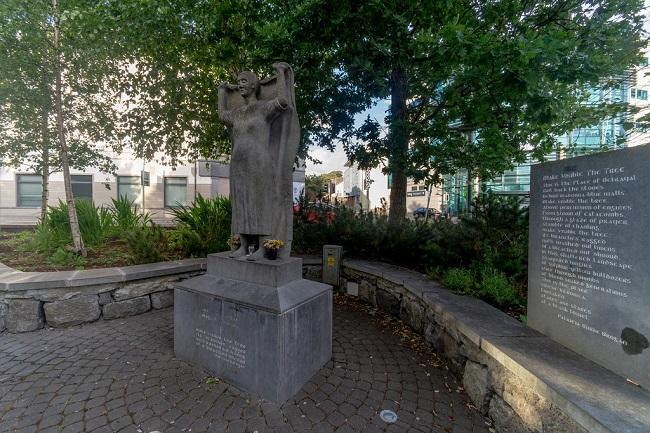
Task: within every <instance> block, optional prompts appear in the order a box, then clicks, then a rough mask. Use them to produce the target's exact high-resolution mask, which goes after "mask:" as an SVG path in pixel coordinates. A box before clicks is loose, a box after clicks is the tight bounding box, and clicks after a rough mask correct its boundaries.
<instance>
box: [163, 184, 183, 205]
mask: <svg viewBox="0 0 650 433" xmlns="http://www.w3.org/2000/svg"><path fill="white" fill-rule="evenodd" d="M186 204H187V178H185V177H166V178H165V207H178V206H180V205H186Z"/></svg>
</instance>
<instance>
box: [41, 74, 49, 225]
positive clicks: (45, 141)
mask: <svg viewBox="0 0 650 433" xmlns="http://www.w3.org/2000/svg"><path fill="white" fill-rule="evenodd" d="M44 84H45V83H44ZM44 90H45V86H44ZM49 114H50V113H49V107H47V106H46V105H45V104H43V107H42V111H41V145H42V146H43V153H42V156H43V164H42V166H41V169H42V172H41V178H42V179H43V181H42V184H43V191H42V193H41V222H43V221H45V218H46V217H47V199H48V197H49V193H50V134H49V130H48V117H49Z"/></svg>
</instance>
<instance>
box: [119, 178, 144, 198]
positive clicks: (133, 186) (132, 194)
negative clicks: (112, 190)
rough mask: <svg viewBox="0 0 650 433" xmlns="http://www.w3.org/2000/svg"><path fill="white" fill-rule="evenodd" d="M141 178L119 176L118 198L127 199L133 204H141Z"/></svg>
mask: <svg viewBox="0 0 650 433" xmlns="http://www.w3.org/2000/svg"><path fill="white" fill-rule="evenodd" d="M141 191H142V185H140V176H117V196H118V197H126V198H127V199H129V200H130V201H131V202H135V203H140V192H141Z"/></svg>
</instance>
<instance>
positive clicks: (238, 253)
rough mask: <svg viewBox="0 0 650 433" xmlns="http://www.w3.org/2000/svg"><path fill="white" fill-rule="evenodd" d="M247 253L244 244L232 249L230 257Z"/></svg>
mask: <svg viewBox="0 0 650 433" xmlns="http://www.w3.org/2000/svg"><path fill="white" fill-rule="evenodd" d="M245 255H246V247H244V246H243V245H242V246H240V247H239V248H237V249H236V250H235V251H231V252H230V254H228V257H230V258H233V259H234V258H236V257H241V256H245Z"/></svg>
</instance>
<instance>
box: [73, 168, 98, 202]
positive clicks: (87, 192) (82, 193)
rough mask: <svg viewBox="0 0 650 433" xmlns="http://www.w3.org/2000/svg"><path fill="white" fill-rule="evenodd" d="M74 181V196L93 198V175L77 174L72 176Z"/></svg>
mask: <svg viewBox="0 0 650 433" xmlns="http://www.w3.org/2000/svg"><path fill="white" fill-rule="evenodd" d="M70 178H71V181H72V195H73V196H74V198H85V199H88V200H92V199H93V177H92V176H91V175H89V174H76V175H72V176H70Z"/></svg>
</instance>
